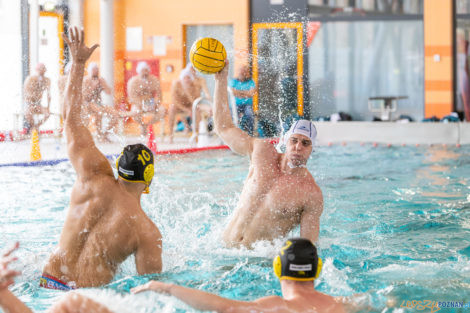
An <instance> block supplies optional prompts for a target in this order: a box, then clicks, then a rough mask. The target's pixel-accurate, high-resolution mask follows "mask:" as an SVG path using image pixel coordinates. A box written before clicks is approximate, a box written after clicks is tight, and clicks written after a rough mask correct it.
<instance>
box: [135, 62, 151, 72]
mask: <svg viewBox="0 0 470 313" xmlns="http://www.w3.org/2000/svg"><path fill="white" fill-rule="evenodd" d="M136 72H137V74H139V75H142V76H147V75H148V74H150V66H149V65H148V64H147V62H144V61H140V62H139V63H137V68H136Z"/></svg>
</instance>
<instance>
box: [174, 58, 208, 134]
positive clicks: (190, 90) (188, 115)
mask: <svg viewBox="0 0 470 313" xmlns="http://www.w3.org/2000/svg"><path fill="white" fill-rule="evenodd" d="M202 92H204V96H205V98H206V99H207V100H209V101H211V102H212V97H211V95H210V92H209V89H208V88H207V83H206V80H205V79H204V78H203V77H201V76H198V75H197V73H196V70H195V69H194V68H193V66H192V65H191V63H188V64H187V65H186V67H185V68H184V69H183V70H182V71H181V73H180V76H179V78H178V79H177V80H175V81H173V84H172V85H171V101H172V102H171V105H170V113H169V114H170V117H169V123H170V143H173V132H174V127H175V117H176V114H178V113H181V114H183V115H184V117H183V122H184V123H185V124H186V130H189V129H190V128H191V126H190V123H191V122H193V124H194V125H195V127H194V128H195V129H193V131H194V133H195V134H196V138H197V134H198V133H199V129H198V125H199V120H200V117H201V111H205V113H206V114H208V115H212V113H211V108H210V106H207V105H199V106H198V107H197V109H196V120H195V121H191V119H192V107H193V102H194V100H196V99H197V98H199V97H201V93H202Z"/></svg>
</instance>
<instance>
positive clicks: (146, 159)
mask: <svg viewBox="0 0 470 313" xmlns="http://www.w3.org/2000/svg"><path fill="white" fill-rule="evenodd" d="M116 169H117V171H118V175H119V177H121V178H122V179H124V180H125V181H129V182H134V183H144V184H146V185H147V188H146V189H145V191H144V193H149V190H148V187H149V186H150V183H151V182H152V178H153V175H154V166H153V153H152V151H150V149H149V148H147V147H146V146H145V145H143V144H140V143H139V144H135V145H128V146H126V147H125V148H124V150H123V151H122V153H121V155H120V156H119V157H118V158H117V160H116Z"/></svg>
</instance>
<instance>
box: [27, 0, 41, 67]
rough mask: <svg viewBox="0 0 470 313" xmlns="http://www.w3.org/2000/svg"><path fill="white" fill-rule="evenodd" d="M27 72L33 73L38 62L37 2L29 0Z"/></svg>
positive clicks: (36, 0)
mask: <svg viewBox="0 0 470 313" xmlns="http://www.w3.org/2000/svg"><path fill="white" fill-rule="evenodd" d="M29 60H30V62H29V72H30V73H33V72H34V68H35V67H36V65H37V64H38V62H39V4H38V0H30V1H29Z"/></svg>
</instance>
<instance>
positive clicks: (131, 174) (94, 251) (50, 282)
mask: <svg viewBox="0 0 470 313" xmlns="http://www.w3.org/2000/svg"><path fill="white" fill-rule="evenodd" d="M63 37H64V41H65V42H66V43H67V45H68V47H69V49H70V54H71V55H72V68H71V71H70V74H69V81H68V83H67V87H66V91H65V92H66V94H65V105H64V112H63V116H64V121H65V122H64V123H65V124H64V128H65V134H66V139H67V149H68V156H69V158H70V161H71V163H72V166H73V168H74V169H75V172H76V173H77V180H76V181H75V184H74V186H73V188H72V194H71V197H70V207H69V210H68V212H67V216H66V219H65V224H64V227H63V229H62V233H61V236H60V240H59V245H58V247H57V248H56V249H55V250H54V252H53V253H52V255H51V256H50V258H49V260H48V262H47V264H46V266H45V267H44V270H43V275H42V277H41V279H40V285H41V286H42V287H45V288H52V289H61V290H70V289H73V288H76V287H94V286H101V285H103V284H106V283H109V282H110V281H111V280H112V278H113V276H114V274H115V272H116V270H117V268H118V266H119V264H121V263H122V262H123V261H124V260H125V259H126V258H127V257H128V256H129V255H131V254H134V255H135V264H136V267H137V272H138V273H139V275H143V274H149V273H158V272H160V271H161V269H162V259H161V252H162V238H161V234H160V232H159V230H158V228H157V226H155V224H154V223H153V222H152V221H151V220H150V218H149V217H148V216H147V215H146V214H145V213H144V211H143V210H142V207H141V205H140V200H141V195H142V193H143V192H147V193H148V187H149V185H150V183H151V182H152V178H153V174H154V165H153V154H152V152H151V151H150V150H149V149H148V148H147V147H146V146H144V145H141V144H136V145H129V146H126V147H125V148H124V150H123V152H122V153H121V156H120V157H119V159H118V160H117V161H116V163H117V166H116V168H117V169H118V175H119V177H118V179H115V178H114V174H113V170H112V168H111V165H110V164H109V162H108V160H107V159H106V157H105V156H104V155H103V154H102V153H101V152H100V151H99V150H98V148H97V147H96V145H95V143H94V141H93V138H92V136H91V133H90V131H89V130H88V128H87V127H86V126H85V125H84V123H83V121H82V117H81V110H82V106H83V105H84V104H83V100H82V81H83V72H84V67H85V62H86V61H87V60H88V58H89V57H90V55H91V54H92V53H93V51H94V50H95V49H96V48H97V47H98V45H94V46H93V47H91V48H89V47H87V46H86V45H85V43H84V33H83V31H81V32H79V31H78V29H77V28H76V27H75V28H73V29H70V40H69V39H68V38H67V37H66V36H65V35H64V36H63Z"/></svg>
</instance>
